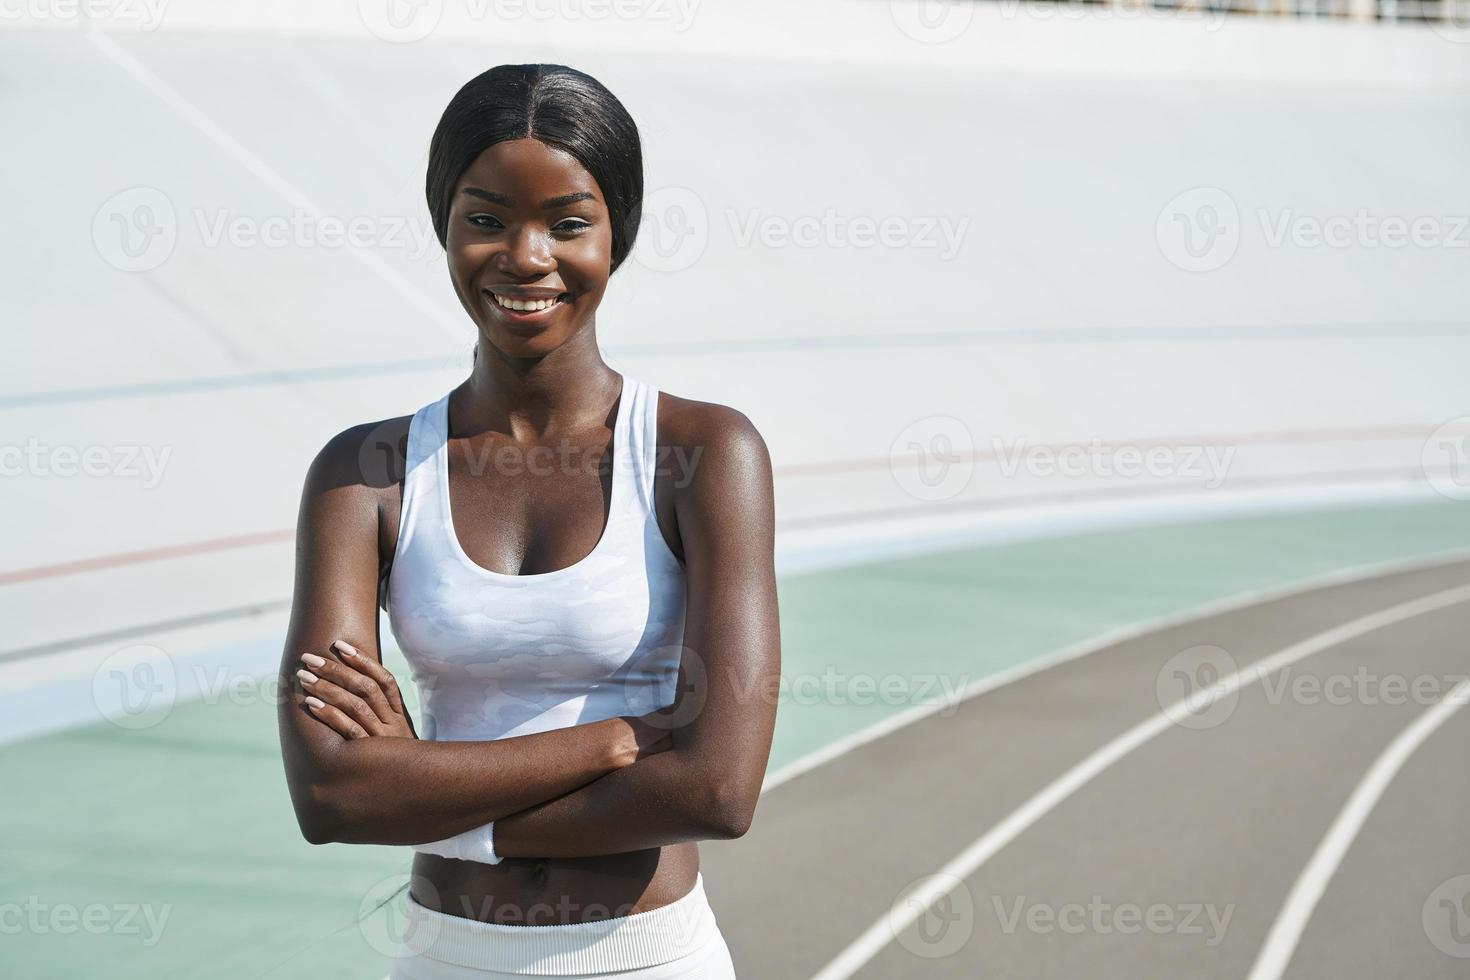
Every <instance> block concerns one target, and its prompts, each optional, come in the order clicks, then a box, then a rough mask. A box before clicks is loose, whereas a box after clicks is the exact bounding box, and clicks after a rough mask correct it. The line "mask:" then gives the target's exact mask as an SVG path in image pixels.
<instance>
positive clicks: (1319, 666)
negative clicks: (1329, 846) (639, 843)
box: [701, 562, 1470, 980]
mask: <svg viewBox="0 0 1470 980" xmlns="http://www.w3.org/2000/svg"><path fill="white" fill-rule="evenodd" d="M1467 635H1470V562H1456V563H1452V564H1444V565H1438V566H1433V567H1427V568H1423V569H1418V570H1409V571H1399V572H1395V573H1393V574H1387V575H1382V576H1379V577H1375V578H1370V579H1366V580H1362V581H1356V582H1348V583H1345V584H1337V585H1332V586H1326V587H1321V588H1316V589H1312V590H1310V591H1305V592H1301V593H1297V594H1287V595H1284V596H1280V597H1277V598H1274V599H1270V600H1267V601H1262V602H1260V603H1258V604H1255V605H1251V606H1248V607H1245V608H1239V609H1235V610H1232V611H1227V612H1220V613H1217V614H1214V615H1209V616H1206V617H1204V618H1200V619H1195V620H1192V621H1188V622H1185V623H1182V624H1177V625H1173V626H1170V627H1167V628H1163V629H1159V630H1157V631H1154V632H1151V633H1148V634H1145V635H1143V636H1140V637H1138V638H1136V639H1132V640H1127V641H1124V642H1120V643H1117V644H1115V645H1113V646H1110V647H1106V648H1103V649H1101V650H1098V651H1096V652H1094V653H1092V654H1090V655H1088V656H1084V657H1080V658H1077V659H1074V660H1071V661H1067V662H1063V663H1060V664H1058V665H1056V666H1053V667H1051V668H1050V669H1046V670H1042V671H1040V672H1037V673H1034V674H1031V675H1030V676H1026V677H1022V678H1020V679H1019V680H1016V681H1015V682H1013V683H1010V684H1007V685H1004V686H1002V687H999V688H997V689H994V690H991V691H989V692H987V693H983V694H981V695H979V696H977V697H974V698H971V699H969V700H967V701H965V702H963V703H962V704H960V705H958V706H957V709H956V710H954V711H952V712H948V713H939V714H935V715H931V716H929V717H927V718H924V719H922V720H920V721H918V722H915V723H914V724H911V725H908V726H905V727H903V728H901V729H899V730H897V731H895V732H893V733H891V734H889V735H888V736H886V737H883V738H881V739H878V740H876V741H872V742H870V743H867V744H865V745H862V746H860V747H858V748H856V749H854V750H853V751H851V752H849V753H847V754H845V755H843V756H841V757H840V758H837V759H835V760H833V761H831V762H829V763H828V764H826V765H824V766H822V767H820V768H817V769H815V770H812V771H810V772H807V773H804V774H802V775H800V776H797V777H796V778H794V779H791V780H790V781H788V782H785V783H783V784H781V785H778V786H775V787H774V788H772V789H771V790H769V791H768V792H767V794H766V795H765V796H764V797H763V798H762V801H761V804H760V809H759V813H758V819H757V820H756V821H755V823H754V826H753V827H752V829H751V831H750V833H749V834H747V836H746V837H745V838H743V839H742V840H740V841H738V842H733V843H732V842H708V843H705V844H702V845H701V853H702V855H703V870H704V875H705V879H706V887H707V889H708V891H709V894H710V898H711V902H712V904H713V905H714V907H715V909H716V910H717V914H718V916H719V919H720V923H721V926H722V928H723V930H724V932H725V934H726V936H727V939H728V941H729V943H730V947H731V950H732V953H733V955H734V957H735V962H736V964H737V965H738V967H739V969H740V971H741V975H742V976H748V977H761V978H763V980H765V978H769V980H779V978H787V977H789V978H810V977H814V976H818V975H820V976H822V977H823V978H824V980H836V978H838V977H846V976H856V977H862V978H878V977H914V976H923V977H939V978H944V977H954V978H962V977H963V978H967V980H969V978H974V977H1007V978H1010V977H1049V978H1053V977H1087V978H1111V977H1117V978H1130V980H1134V978H1137V980H1148V978H1177V977H1181V976H1210V977H1242V978H1244V977H1247V976H1248V975H1251V973H1252V969H1253V967H1256V966H1257V959H1258V957H1260V955H1261V950H1262V947H1263V946H1264V945H1265V943H1266V939H1267V935H1268V933H1269V932H1270V930H1271V929H1272V927H1273V923H1274V922H1275V921H1276V920H1277V918H1278V915H1279V914H1280V913H1282V911H1283V904H1284V903H1285V902H1286V900H1287V896H1288V893H1290V892H1291V891H1292V889H1293V886H1294V885H1295V883H1296V881H1297V879H1298V877H1299V876H1300V875H1301V874H1302V872H1303V871H1304V869H1305V868H1307V866H1308V864H1309V862H1312V860H1313V855H1314V852H1315V851H1317V850H1318V848H1319V845H1321V844H1322V841H1323V838H1324V835H1326V834H1327V832H1328V829H1329V828H1330V827H1331V826H1332V825H1333V823H1334V821H1335V820H1338V819H1339V815H1340V812H1341V811H1343V809H1344V807H1345V806H1346V805H1347V804H1348V802H1349V799H1350V797H1352V796H1353V795H1354V791H1355V789H1357V788H1358V787H1359V786H1360V782H1361V781H1362V780H1363V779H1364V776H1365V774H1366V773H1368V771H1369V770H1370V768H1371V767H1373V766H1374V763H1375V760H1376V759H1378V758H1379V756H1380V754H1381V753H1383V752H1384V750H1385V749H1387V748H1388V747H1389V746H1390V745H1391V744H1392V743H1394V742H1395V739H1396V738H1400V737H1402V736H1404V735H1405V732H1406V729H1409V728H1410V727H1411V726H1412V724H1413V723H1414V722H1415V721H1416V719H1422V718H1423V716H1425V713H1426V712H1428V711H1437V712H1439V714H1440V716H1441V717H1439V718H1437V719H1435V718H1431V719H1429V720H1430V722H1432V723H1434V724H1435V725H1437V727H1434V728H1433V730H1430V731H1427V732H1420V733H1418V738H1417V739H1412V738H1411V739H1409V743H1411V744H1405V743H1404V742H1402V741H1401V743H1400V745H1399V748H1400V749H1401V750H1404V751H1406V753H1407V754H1406V755H1405V756H1404V759H1401V760H1400V761H1401V762H1402V768H1397V767H1395V766H1390V767H1389V769H1387V770H1382V769H1380V772H1379V775H1380V776H1385V775H1391V776H1392V778H1391V779H1389V781H1388V782H1387V784H1386V787H1384V788H1383V789H1382V795H1381V798H1377V799H1376V800H1375V801H1371V802H1372V805H1371V806H1369V807H1367V808H1366V810H1363V812H1362V813H1359V814H1358V819H1357V820H1356V821H1355V820H1354V819H1352V814H1349V815H1348V818H1346V824H1345V826H1344V827H1343V828H1340V831H1341V832H1342V833H1345V834H1346V838H1345V839H1346V842H1347V844H1348V846H1347V847H1346V849H1345V851H1344V852H1342V853H1341V854H1340V855H1339V856H1340V858H1341V860H1340V863H1338V862H1337V861H1335V860H1331V857H1332V856H1331V855H1330V854H1328V855H1322V856H1320V858H1323V859H1327V860H1326V862H1325V864H1324V863H1323V862H1322V860H1320V859H1319V862H1318V866H1317V876H1318V877H1322V874H1323V872H1324V870H1325V872H1326V873H1327V876H1326V885H1325V888H1324V889H1323V890H1322V893H1321V897H1320V900H1319V901H1318V902H1317V903H1316V904H1315V906H1312V905H1311V903H1310V902H1308V903H1307V904H1306V905H1305V906H1304V905H1303V904H1302V903H1301V902H1300V901H1299V900H1298V901H1297V903H1296V904H1295V906H1294V912H1292V913H1291V914H1289V915H1287V916H1285V919H1287V920H1288V921H1287V922H1285V924H1284V925H1283V926H1279V927H1278V931H1279V932H1282V933H1283V935H1284V937H1285V939H1286V946H1285V948H1286V950H1287V952H1288V953H1289V954H1290V955H1289V956H1288V957H1286V958H1285V959H1284V960H1282V961H1281V962H1282V964H1284V965H1285V966H1286V969H1285V971H1284V973H1280V971H1279V969H1278V970H1276V971H1274V972H1273V970H1272V965H1271V964H1270V963H1269V962H1266V963H1262V964H1260V966H1259V969H1261V970H1262V971H1263V972H1260V973H1257V974H1256V976H1257V977H1268V976H1275V975H1278V973H1279V975H1284V976H1286V977H1289V978H1293V980H1306V978H1318V977H1320V978H1328V977H1332V978H1337V977H1344V976H1347V977H1374V978H1377V977H1388V976H1402V977H1410V976H1412V977H1415V978H1430V977H1464V976H1466V975H1467V973H1470V959H1466V958H1460V957H1459V956H1453V955H1450V953H1447V952H1444V951H1443V950H1442V949H1441V948H1440V947H1441V946H1444V947H1447V948H1448V949H1449V950H1450V951H1451V952H1454V953H1458V954H1461V955H1462V956H1470V930H1467V926H1470V916H1467V914H1466V909H1467V908H1470V899H1467V898H1466V897H1465V893H1466V892H1470V883H1463V882H1462V883H1455V882H1453V881H1452V879H1454V878H1455V877H1456V876H1459V875H1466V874H1470V781H1467V780H1466V779H1465V778H1464V773H1465V770H1464V750H1465V747H1466V745H1467V744H1470V711H1458V710H1455V708H1456V706H1457V704H1458V701H1452V702H1449V703H1447V704H1443V705H1442V706H1441V707H1440V708H1434V705H1435V704H1436V703H1441V702H1444V700H1445V695H1446V694H1447V693H1448V692H1449V691H1450V690H1451V689H1452V688H1453V687H1454V684H1455V682H1456V681H1457V680H1458V679H1461V678H1464V677H1465V676H1466V675H1470V647H1467V643H1466V640H1465V638H1466V636H1467ZM1200 645H1211V646H1214V647H1218V648H1221V649H1223V650H1225V651H1227V652H1228V653H1229V655H1230V656H1231V657H1232V658H1233V661H1234V666H1235V669H1238V670H1240V671H1243V672H1245V673H1244V674H1243V675H1242V678H1246V677H1250V676H1251V674H1250V672H1251V669H1252V667H1253V665H1263V664H1272V663H1276V664H1280V663H1281V661H1282V658H1283V655H1284V657H1285V659H1287V660H1290V661H1293V662H1291V663H1288V664H1285V665H1284V666H1281V667H1280V669H1279V670H1276V671H1274V672H1271V673H1269V674H1266V675H1265V677H1264V678H1260V677H1255V678H1253V679H1243V681H1242V683H1241V684H1240V686H1239V688H1238V691H1237V692H1236V697H1235V699H1234V703H1233V705H1232V704H1231V700H1230V699H1229V698H1224V699H1220V700H1216V701H1215V702H1214V703H1213V704H1211V703H1210V702H1209V701H1208V700H1205V701H1202V702H1200V703H1201V704H1204V705H1209V706H1208V707H1205V708H1203V710H1202V711H1200V712H1199V713H1198V714H1196V715H1194V716H1190V717H1188V718H1186V719H1185V720H1186V724H1176V723H1173V722H1169V721H1168V719H1167V717H1166V718H1165V719H1164V720H1165V721H1166V724H1164V725H1163V726H1162V727H1155V728H1153V729H1150V730H1149V731H1147V732H1145V733H1144V734H1143V735H1140V734H1139V726H1140V725H1141V723H1146V722H1148V721H1149V720H1150V719H1155V718H1157V717H1158V716H1160V715H1161V714H1162V706H1163V705H1171V704H1172V703H1173V701H1174V699H1173V698H1170V697H1164V698H1162V699H1161V693H1160V690H1159V677H1160V673H1161V671H1164V674H1165V677H1166V682H1172V680H1174V679H1177V678H1178V676H1179V675H1178V674H1177V673H1176V672H1175V671H1174V670H1173V668H1174V667H1177V666H1179V660H1178V657H1177V655H1179V654H1181V653H1182V652H1183V651H1188V650H1191V649H1193V648H1196V647H1199V646H1200ZM1217 656H1218V655H1217ZM1271 657H1275V658H1276V659H1275V660H1274V661H1268V660H1266V658H1271ZM1171 658H1173V659H1171ZM1166 665H1167V666H1168V668H1169V669H1168V670H1165V668H1166ZM1186 666H1187V665H1186ZM1360 668H1361V669H1363V670H1365V671H1366V673H1359V671H1360ZM1392 675H1399V676H1402V677H1404V678H1405V679H1406V680H1407V681H1408V682H1409V683H1411V684H1412V683H1414V682H1416V681H1417V682H1418V683H1420V684H1423V685H1425V687H1424V688H1422V689H1421V691H1422V693H1421V694H1420V695H1419V696H1414V695H1413V694H1412V693H1411V692H1412V688H1410V689H1408V690H1409V691H1410V693H1409V694H1405V693H1404V691H1402V690H1400V689H1397V688H1394V687H1393V686H1392V681H1390V677H1391V676H1392ZM1195 676H1199V675H1198V674H1196V675H1195ZM1308 677H1311V678H1323V679H1325V678H1337V681H1336V683H1337V684H1338V685H1339V686H1338V687H1336V688H1332V689H1331V690H1332V692H1333V696H1332V698H1331V699H1330V700H1329V699H1328V697H1327V696H1326V694H1325V693H1323V692H1325V691H1326V690H1328V689H1326V688H1324V689H1323V690H1322V691H1318V692H1316V693H1315V694H1314V693H1313V690H1314V689H1313V688H1311V687H1307V686H1303V687H1300V688H1298V687H1295V686H1292V687H1287V688H1283V687H1282V686H1281V681H1282V680H1283V678H1285V679H1287V680H1289V681H1290V683H1291V684H1292V685H1297V684H1302V685H1306V684H1308V683H1310V681H1307V680H1304V678H1308ZM1203 678H1204V679H1203V681H1202V682H1201V683H1205V684H1207V683H1212V682H1213V680H1214V677H1213V675H1209V674H1207V673H1205V674H1203ZM1357 678H1366V680H1360V679H1357ZM1345 682H1346V686H1343V685H1344V683H1345ZM1167 690H1169V688H1167V686H1166V692H1167ZM1292 691H1298V692H1299V693H1298V694H1297V695H1295V696H1294V695H1293V694H1292ZM1364 692H1366V693H1364ZM1175 693H1176V694H1177V693H1179V692H1178V690H1175ZM1334 701H1335V702H1338V703H1333V702H1334ZM1394 702H1396V703H1394ZM1130 733H1131V735H1132V736H1133V740H1132V741H1126V742H1125V743H1124V744H1123V747H1122V748H1120V747H1119V743H1118V742H1116V741H1114V740H1116V739H1118V738H1119V737H1120V736H1125V737H1126V736H1129V735H1130ZM1408 734H1409V735H1410V736H1412V735H1414V734H1415V733H1413V732H1409V733H1408ZM1110 743H1111V745H1112V750H1113V754H1112V756H1109V757H1107V758H1106V759H1103V760H1100V759H1099V757H1098V756H1097V755H1096V753H1097V752H1098V750H1099V749H1102V748H1104V747H1105V746H1109V745H1110ZM1404 760H1406V761H1404ZM1079 764H1081V765H1082V766H1083V768H1082V769H1081V770H1080V772H1081V773H1083V775H1081V776H1079V769H1078V767H1079ZM1089 766H1090V768H1089ZM1059 780H1060V781H1061V782H1060V783H1058V781H1059ZM1049 787H1050V790H1051V792H1052V794H1053V795H1052V796H1050V797H1047V796H1043V797H1041V799H1040V801H1038V794H1042V793H1043V791H1046V790H1048V788H1049ZM1059 787H1060V788H1059ZM1359 802H1360V803H1362V802H1363V801H1361V800H1360V801H1359ZM1028 804H1029V807H1030V808H1029V809H1028ZM1050 804H1054V805H1050ZM1360 809H1362V808H1361V807H1360ZM1363 813H1366V820H1363V819H1362V815H1363ZM1359 824H1361V827H1360V828H1359V826H1358V825H1359ZM997 827H999V828H1000V830H999V831H997V830H996V828H997ZM987 834H989V835H990V836H989V838H988V840H987V841H983V842H982V847H983V846H985V844H988V845H990V846H989V847H988V848H987V850H986V853H985V855H984V857H983V859H981V860H972V861H970V862H968V866H964V867H961V868H959V869H958V871H959V873H958V874H957V875H956V877H955V878H954V879H953V881H954V882H957V883H958V887H955V888H954V889H952V890H950V891H949V892H948V893H947V894H945V895H944V896H943V897H942V898H941V899H940V901H938V902H937V903H935V905H934V908H935V909H936V911H935V912H933V913H931V914H929V915H927V916H925V917H923V918H921V919H919V920H918V921H917V922H916V923H915V924H914V925H912V926H909V927H907V928H904V929H901V930H899V931H898V939H897V940H895V938H894V930H893V928H892V925H891V923H893V922H894V921H899V920H897V919H896V918H890V917H889V915H888V913H889V910H890V909H891V908H892V907H893V906H894V904H895V902H896V900H898V899H899V898H900V896H901V895H902V894H904V893H905V892H906V890H907V889H909V887H910V886H911V885H913V884H914V883H915V882H916V881H921V880H922V879H925V878H927V877H928V876H930V875H932V874H934V873H935V872H939V871H941V869H944V868H946V866H947V865H950V866H951V869H952V870H955V868H954V866H953V865H951V862H953V861H955V860H956V858H957V857H961V856H963V855H964V854H965V852H966V851H967V849H970V850H971V852H972V856H973V853H974V845H976V842H977V841H982V838H986V836H987ZM941 880H946V881H947V880H949V879H941ZM1467 881H1470V879H1467ZM1447 882H1448V883H1449V884H1448V885H1447V884H1446V883H1447ZM1437 889H1438V891H1437ZM1309 891H1310V889H1309ZM1094 896H1096V898H1094ZM1456 903H1458V907H1456ZM1125 905H1126V906H1131V907H1137V908H1138V909H1140V910H1146V909H1148V908H1149V907H1150V906H1157V907H1158V909H1157V910H1156V911H1155V912H1154V914H1155V915H1157V916H1159V918H1157V919H1156V920H1154V922H1155V925H1154V926H1153V927H1148V926H1145V925H1140V924H1138V921H1136V920H1133V919H1129V918H1128V917H1127V916H1126V914H1124V913H1120V912H1110V911H1108V907H1109V906H1111V907H1112V908H1114V909H1119V908H1122V907H1123V906H1125ZM899 907H900V908H903V907H911V906H907V905H906V903H900V905H899ZM1304 908H1305V909H1306V914H1305V915H1304V914H1303V909H1304ZM1018 909H1019V910H1020V912H1021V918H1020V919H1019V920H1017V919H1016V918H1015V916H1016V914H1017V910H1018ZM1099 910H1101V911H1099ZM1211 910H1213V913H1214V919H1211V918H1210V916H1209V912H1210V911H1211ZM1048 915H1055V916H1057V917H1058V918H1056V919H1055V920H1049V919H1048V918H1047V916H1048ZM1227 915H1228V918H1226V916H1227ZM1028 916H1029V917H1031V918H1030V920H1029V921H1031V922H1032V923H1034V925H1033V926H1028V924H1027V923H1028ZM1166 917H1168V918H1166ZM1064 921H1065V925H1066V927H1067V928H1066V929H1064V928H1063V926H1062V924H1063V922H1064ZM1293 922H1296V925H1295V926H1294V925H1293V924H1292V923H1293ZM945 923H947V924H945ZM1171 923H1172V925H1171ZM921 927H922V929H921ZM865 935H866V937H867V940H868V941H867V942H866V944H864V942H863V941H862V940H863V937H864V936H865ZM1435 940H1438V942H1439V945H1438V946H1437V945H1436V942H1435ZM1278 942H1279V939H1278ZM1457 944H1458V945H1457ZM1278 959H1280V957H1279V956H1278Z"/></svg>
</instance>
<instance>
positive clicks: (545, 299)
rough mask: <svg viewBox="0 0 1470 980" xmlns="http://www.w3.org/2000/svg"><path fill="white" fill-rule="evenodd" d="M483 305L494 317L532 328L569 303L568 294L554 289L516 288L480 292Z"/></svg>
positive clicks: (569, 297)
mask: <svg viewBox="0 0 1470 980" xmlns="http://www.w3.org/2000/svg"><path fill="white" fill-rule="evenodd" d="M482 292H483V294H484V296H485V305H486V306H488V307H489V308H490V309H491V310H493V311H494V312H495V315H496V316H498V317H500V318H501V319H504V320H506V321H508V322H510V323H514V324H518V325H524V326H534V325H536V324H538V323H539V322H540V321H543V320H548V319H550V318H551V316H552V315H553V314H554V313H555V312H556V311H557V310H558V309H559V308H560V307H562V306H563V305H565V304H566V303H568V302H570V301H571V296H570V294H568V293H564V292H558V291H557V290H555V289H532V288H526V287H522V288H518V289H514V290H510V289H507V290H505V291H501V290H494V289H486V290H482Z"/></svg>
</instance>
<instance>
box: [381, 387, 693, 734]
mask: <svg viewBox="0 0 1470 980" xmlns="http://www.w3.org/2000/svg"><path fill="white" fill-rule="evenodd" d="M657 410H658V389H656V388H653V387H650V386H649V385H646V384H643V383H642V382H639V381H637V380H636V379H634V378H630V377H628V376H627V375H626V374H625V375H623V390H622V393H621V395H619V397H618V410H617V420H616V422H615V423H614V426H613V438H612V443H613V450H612V456H613V477H612V501H611V506H610V508H609V512H608V518H607V526H606V528H605V529H604V530H603V534H602V538H601V539H600V540H599V541H598V543H597V545H596V547H594V548H593V550H592V553H591V554H589V555H587V557H585V558H583V559H582V560H581V561H579V562H577V563H576V564H574V565H569V566H567V567H566V568H560V569H557V570H555V571H550V572H542V573H540V574H534V575H507V574H504V573H501V572H494V571H491V570H490V569H487V568H484V567H482V566H480V565H478V564H476V563H475V562H474V561H472V560H471V559H470V557H469V556H468V555H467V554H465V552H464V549H463V548H462V547H461V546H460V542H459V538H458V537H457V536H456V535H455V532H454V524H453V522H452V521H451V519H450V501H449V481H448V478H447V477H448V472H449V465H448V464H449V455H448V451H447V448H446V447H447V438H446V437H447V433H448V430H449V425H448V412H449V395H448V394H447V393H446V394H445V395H444V396H443V397H442V398H440V399H439V400H438V401H436V402H433V403H432V404H429V405H425V406H424V407H423V408H421V409H419V410H418V411H417V412H416V413H414V416H413V420H412V421H411V423H410V425H409V430H408V458H407V460H406V466H405V476H404V481H403V503H402V511H401V514H400V519H399V526H398V545H397V548H396V550H395V551H394V555H393V561H392V564H391V565H390V566H389V571H388V582H387V589H386V597H385V601H384V608H385V609H386V610H387V613H388V620H389V625H390V628H391V630H392V633H393V636H394V638H395V639H396V640H397V641H398V645H399V647H400V648H401V649H402V650H403V653H404V655H405V656H406V658H407V660H408V662H409V665H410V667H411V668H412V672H413V679H414V683H415V684H416V685H417V687H418V691H419V703H420V714H421V718H422V722H421V724H420V725H419V730H420V737H422V738H426V739H435V740H441V741H472V740H473V741H481V740H490V739H499V738H507V737H511V736H515V735H527V734H531V733H533V732H543V731H547V730H550V729H554V728H564V727H568V726H571V725H579V724H583V723H585V722H592V721H601V720H603V719H607V718H613V717H616V716H618V715H640V714H644V713H646V712H649V711H653V710H655V709H657V708H661V707H665V706H667V705H670V704H672V703H673V701H674V694H675V690H676V684H677V678H678V669H679V660H680V657H681V654H682V652H683V645H682V644H683V639H684V611H685V605H684V603H685V581H684V568H683V566H682V565H680V564H679V560H678V559H677V558H675V557H674V555H673V553H672V552H671V551H670V550H669V548H668V545H667V544H665V542H664V538H663V533H662V532H661V531H660V530H659V526H658V520H657V519H656V518H655V516H654V507H653V476H654V468H655V462H656V460H655V452H656V447H657V443H656V440H655V432H656V422H657Z"/></svg>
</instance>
